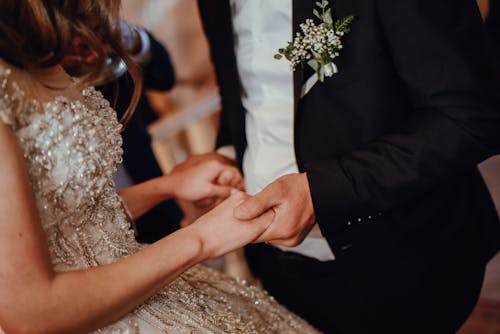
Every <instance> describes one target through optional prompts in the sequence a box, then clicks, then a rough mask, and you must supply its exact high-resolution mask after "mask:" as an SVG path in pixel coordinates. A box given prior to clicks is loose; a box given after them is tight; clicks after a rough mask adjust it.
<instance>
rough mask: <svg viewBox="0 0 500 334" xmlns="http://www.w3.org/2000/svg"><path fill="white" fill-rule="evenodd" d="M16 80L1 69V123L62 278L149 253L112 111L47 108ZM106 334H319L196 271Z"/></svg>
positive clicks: (91, 105)
mask: <svg viewBox="0 0 500 334" xmlns="http://www.w3.org/2000/svg"><path fill="white" fill-rule="evenodd" d="M9 73H10V70H9V69H6V68H5V67H2V65H1V63H0V117H1V119H2V120H3V122H4V123H6V124H8V125H9V126H10V128H11V129H12V130H13V132H14V133H15V134H16V136H17V138H18V140H19V144H20V146H21V147H22V150H23V151H24V157H25V161H26V166H27V169H28V174H29V177H30V181H31V186H32V189H33V193H34V196H35V199H36V204H37V208H38V211H39V214H40V218H41V223H42V225H43V228H44V230H45V233H46V235H47V240H48V245H49V250H50V254H51V259H52V262H53V264H54V268H55V270H57V271H67V270H74V269H83V268H89V267H94V266H98V265H103V264H107V263H111V262H115V261H117V260H119V259H121V258H123V257H125V256H127V255H130V254H132V253H134V252H136V251H138V250H140V249H141V248H142V246H141V245H139V244H138V243H136V242H135V240H134V235H133V232H132V230H131V229H130V227H131V226H130V219H129V216H128V214H127V210H126V208H125V207H124V204H123V203H122V201H121V199H120V197H119V195H118V194H117V193H116V191H115V187H114V184H113V181H112V176H113V174H114V172H115V171H116V167H117V164H118V163H120V162H121V155H122V149H121V144H122V139H121V135H120V131H121V128H122V126H121V125H120V123H119V122H118V120H117V117H116V113H115V112H114V110H113V109H112V108H111V107H110V105H109V103H108V102H107V101H106V100H105V99H104V98H103V96H102V95H101V93H99V92H97V91H96V90H95V89H93V88H86V89H84V90H83V91H82V93H81V98H79V99H77V100H70V99H68V98H65V97H57V98H54V99H52V100H50V101H48V102H41V101H38V100H35V99H32V98H29V97H28V96H26V94H25V93H24V92H23V90H21V89H19V88H17V86H16V84H15V83H13V82H10V83H9ZM9 85H10V86H9ZM8 86H9V88H10V89H9V90H10V92H9V90H8V89H7V87H8ZM159 265H161V264H159ZM0 333H2V331H1V329H0ZM97 333H106V334H108V333H116V334H126V333H136V334H137V333H146V334H161V333H176V334H182V333H186V334H202V333H203V334H205V333H213V334H222V333H238V334H260V333H280V334H285V333H286V334H298V333H317V331H316V330H314V329H313V328H312V327H310V326H309V325H308V324H307V323H305V322H304V321H303V320H301V319H300V318H298V317H296V316H295V315H294V314H292V313H290V312H288V311H287V310H286V309H284V308H283V307H282V306H280V305H279V304H278V303H276V302H275V301H274V300H273V299H272V298H271V297H269V296H268V295H267V294H266V293H265V292H264V291H263V290H261V289H259V288H256V287H251V286H247V285H246V284H245V283H244V282H239V281H236V280H234V279H231V278H229V277H226V276H224V275H222V274H220V273H219V272H216V271H214V270H211V269H208V268H206V267H204V266H196V267H194V268H192V269H190V270H188V271H187V272H186V273H184V274H183V275H181V276H180V277H179V278H178V279H176V280H175V281H174V282H172V283H171V284H170V285H169V286H168V287H166V288H165V289H164V290H162V291H160V292H159V293H158V294H156V295H154V296H153V297H152V298H150V299H149V300H148V301H146V302H145V303H144V304H142V305H140V306H139V307H137V308H136V309H135V310H133V311H132V312H130V313H129V314H128V315H127V316H125V317H124V318H122V319H121V320H119V321H118V322H116V323H114V324H112V325H110V326H108V327H106V328H103V329H101V330H99V331H97Z"/></svg>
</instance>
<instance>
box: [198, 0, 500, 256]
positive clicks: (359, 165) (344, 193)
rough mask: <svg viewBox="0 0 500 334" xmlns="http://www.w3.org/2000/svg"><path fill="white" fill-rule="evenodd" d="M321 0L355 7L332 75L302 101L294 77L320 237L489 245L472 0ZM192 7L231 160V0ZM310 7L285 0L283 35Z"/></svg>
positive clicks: (482, 57)
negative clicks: (287, 15) (288, 6)
mask: <svg viewBox="0 0 500 334" xmlns="http://www.w3.org/2000/svg"><path fill="white" fill-rule="evenodd" d="M332 3H333V8H334V13H335V14H336V15H337V16H338V17H343V16H346V15H350V14H352V15H355V17H356V19H355V21H354V22H353V23H352V25H351V28H352V31H351V32H350V33H349V34H348V35H346V36H345V37H344V39H343V44H344V49H343V50H342V53H341V56H340V57H339V58H338V60H337V61H336V64H337V65H338V68H339V71H340V72H339V73H338V74H336V75H334V76H333V77H332V78H327V79H326V80H325V82H324V83H317V84H316V85H315V86H314V87H313V88H312V90H311V91H310V92H309V93H308V94H307V95H306V96H305V97H304V98H302V99H300V98H299V92H300V89H301V87H302V85H303V83H304V82H305V80H306V79H307V78H308V76H309V75H310V73H311V72H310V71H308V69H306V68H302V69H299V70H297V71H296V72H295V75H294V77H295V78H294V85H295V86H294V87H295V152H296V158H297V162H298V166H299V169H300V171H302V172H307V175H308V178H309V183H310V190H311V194H312V199H313V204H314V208H315V213H316V217H317V221H318V223H319V225H320V228H321V230H322V232H323V235H324V236H325V237H326V238H327V239H328V241H329V244H330V246H331V247H332V249H333V251H334V253H335V254H336V256H337V258H341V257H342V255H343V254H344V253H346V252H349V250H350V249H352V248H353V247H362V246H363V242H364V241H365V240H368V239H370V238H375V239H377V240H378V243H379V245H380V246H381V247H382V245H384V244H386V243H391V244H394V243H397V244H398V245H400V246H401V247H399V248H398V250H400V251H402V252H404V251H405V250H406V251H407V252H408V254H410V253H412V254H415V250H417V249H418V250H419V253H418V254H419V255H421V256H425V254H427V255H429V257H431V256H433V254H434V255H435V254H436V253H439V254H446V256H449V255H450V254H456V255H457V256H468V257H471V258H474V259H475V260H477V259H478V258H479V259H481V260H484V261H486V260H487V259H489V258H490V257H491V256H492V255H493V254H495V253H496V252H497V251H498V249H499V245H500V223H499V222H498V217H497V215H496V212H495V210H494V206H493V205H492V202H491V198H490V196H489V194H488V191H487V190H486V188H485V185H484V183H483V181H482V179H481V176H480V174H479V172H478V170H477V168H476V165H477V164H478V163H479V162H481V161H483V160H484V159H486V158H488V157H489V156H491V155H493V154H496V153H498V152H499V146H500V112H499V109H498V101H497V99H496V98H495V97H494V94H493V93H492V92H491V87H493V86H492V85H493V84H492V80H493V76H492V75H491V70H490V62H489V58H488V56H487V54H488V50H487V49H486V46H485V45H486V43H485V33H484V27H483V25H482V22H481V18H480V15H479V11H478V9H477V6H476V4H475V1H473V0H459V1H457V0H440V1H435V0H398V1H393V0H336V1H333V2H332ZM198 4H199V8H200V14H201V17H202V21H203V26H204V29H205V32H206V34H207V37H208V40H209V42H210V45H211V56H212V60H213V63H214V65H215V69H216V75H217V79H218V82H219V86H220V93H221V96H222V107H223V111H222V115H221V128H220V134H219V138H218V145H227V144H232V145H234V146H235V147H236V151H237V156H238V160H239V162H240V164H241V161H242V157H243V154H244V150H245V148H246V138H245V110H244V108H243V105H242V102H241V98H240V96H241V94H242V89H241V84H240V79H239V77H238V72H237V62H236V58H235V54H234V46H233V31H232V22H231V12H230V6H229V0H215V1H214V0H198ZM313 6H314V1H311V0H293V27H294V31H298V28H299V27H298V25H299V24H300V23H301V22H303V21H304V20H305V19H306V18H312V17H313V15H312V11H313ZM263 15H265V13H263ZM291 38H292V36H290V39H291ZM280 47H282V45H276V49H278V48H280ZM281 61H283V60H281Z"/></svg>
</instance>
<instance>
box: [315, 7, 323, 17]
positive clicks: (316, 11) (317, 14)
mask: <svg viewBox="0 0 500 334" xmlns="http://www.w3.org/2000/svg"><path fill="white" fill-rule="evenodd" d="M313 14H314V16H316V17H317V18H318V19H320V20H322V19H323V18H322V17H321V15H320V13H319V12H318V10H317V9H314V10H313Z"/></svg>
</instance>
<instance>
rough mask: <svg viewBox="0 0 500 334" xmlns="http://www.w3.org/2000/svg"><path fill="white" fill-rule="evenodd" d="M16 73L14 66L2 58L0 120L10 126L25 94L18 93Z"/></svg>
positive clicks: (0, 70)
mask: <svg viewBox="0 0 500 334" xmlns="http://www.w3.org/2000/svg"><path fill="white" fill-rule="evenodd" d="M16 73H17V70H16V69H15V67H14V66H12V65H10V64H9V63H8V62H7V61H5V60H4V59H2V58H0V120H2V121H3V122H4V123H6V124H8V125H13V123H14V121H15V114H16V110H18V109H19V108H18V107H19V106H20V103H19V102H21V100H22V99H23V97H22V95H23V94H17V93H16V92H18V91H19V92H20V90H19V89H18V85H17V84H16V79H15V78H16ZM16 106H17V108H16Z"/></svg>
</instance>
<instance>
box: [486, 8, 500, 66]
mask: <svg viewBox="0 0 500 334" xmlns="http://www.w3.org/2000/svg"><path fill="white" fill-rule="evenodd" d="M489 4H490V6H489V7H490V10H489V13H488V17H487V18H486V27H487V29H488V33H489V35H490V38H491V41H492V46H493V49H494V50H495V57H496V62H497V67H500V2H498V1H496V0H493V1H491V0H490V2H489Z"/></svg>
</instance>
